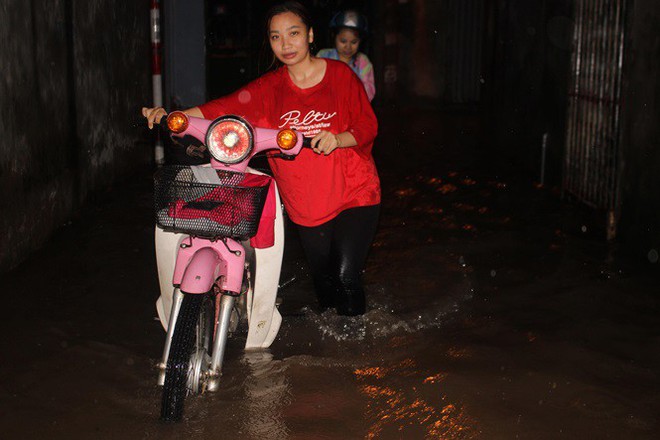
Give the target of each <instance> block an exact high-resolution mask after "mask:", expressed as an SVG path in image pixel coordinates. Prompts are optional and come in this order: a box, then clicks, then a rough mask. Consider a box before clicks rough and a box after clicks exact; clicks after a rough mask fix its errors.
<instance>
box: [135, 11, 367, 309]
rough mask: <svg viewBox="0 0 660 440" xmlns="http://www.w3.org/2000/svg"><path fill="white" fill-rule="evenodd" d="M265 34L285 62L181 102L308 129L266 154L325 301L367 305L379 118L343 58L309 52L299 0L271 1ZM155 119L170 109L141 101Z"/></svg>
mask: <svg viewBox="0 0 660 440" xmlns="http://www.w3.org/2000/svg"><path fill="white" fill-rule="evenodd" d="M266 36H267V39H268V41H269V43H270V47H271V49H272V51H273V55H274V58H275V61H276V62H278V63H279V64H281V65H280V67H279V68H277V69H276V70H274V71H271V72H269V73H267V74H265V75H263V76H262V77H260V78H258V79H257V80H255V81H253V82H251V83H249V84H247V85H246V86H244V87H243V88H241V89H239V90H238V91H236V92H234V93H233V94H231V95H228V96H225V97H223V98H219V99H216V100H213V101H210V102H208V103H206V104H203V105H200V106H199V107H194V108H191V109H188V110H185V113H187V114H188V115H190V116H195V117H203V118H206V119H214V118H216V117H218V116H221V115H225V114H236V115H241V116H243V117H245V118H246V119H247V120H249V121H250V122H252V123H253V124H255V125H258V126H261V127H269V128H275V129H283V128H290V129H293V130H296V131H298V132H300V133H302V134H303V135H305V136H306V137H311V138H312V148H311V149H310V150H307V149H306V150H303V151H302V152H301V153H300V154H299V155H298V157H297V158H296V159H295V160H293V161H286V160H282V159H279V158H269V163H270V166H271V168H272V171H273V174H274V177H275V179H276V182H277V184H278V186H279V189H280V193H281V196H282V200H283V202H284V205H285V207H286V209H287V212H288V214H289V217H290V218H291V220H292V221H293V222H294V223H295V224H296V225H297V226H298V230H299V232H300V237H301V242H302V245H303V248H304V250H305V254H306V256H307V259H308V262H309V265H310V269H311V272H312V276H313V279H314V286H315V290H316V294H317V297H318V302H319V306H320V308H321V309H322V310H325V309H328V308H336V309H337V313H338V314H340V315H347V316H354V315H360V314H363V313H364V312H365V307H366V302H365V295H364V289H363V287H362V282H361V273H362V270H363V267H364V264H365V260H366V257H367V253H368V251H369V247H370V245H371V242H372V240H373V237H374V234H375V231H376V226H377V221H378V213H379V206H380V182H379V179H378V174H377V171H376V167H375V164H374V160H373V157H372V155H371V150H372V147H373V141H374V138H375V137H376V133H377V121H376V117H375V115H374V112H373V109H372V108H371V105H370V103H369V99H368V97H367V95H366V93H365V89H364V87H363V85H362V83H361V82H360V80H359V79H358V78H357V76H355V74H354V73H353V72H352V71H351V69H350V68H349V67H348V66H347V65H346V64H344V63H342V62H338V61H334V60H326V59H321V58H316V57H314V56H313V55H312V54H311V53H310V44H311V43H312V42H313V41H314V31H313V29H312V27H311V20H310V17H309V14H308V11H307V10H306V8H305V7H304V6H303V5H301V4H300V3H298V2H296V1H287V2H283V3H281V4H279V5H276V6H274V7H272V8H271V9H270V10H269V12H268V14H267V16H266ZM142 113H143V115H144V116H145V117H146V118H147V120H148V124H149V127H150V128H151V127H153V124H154V123H157V122H159V121H160V119H161V118H162V117H163V116H165V115H166V112H165V111H164V110H163V109H162V108H160V107H156V108H144V109H143V110H142Z"/></svg>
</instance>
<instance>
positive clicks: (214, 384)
mask: <svg viewBox="0 0 660 440" xmlns="http://www.w3.org/2000/svg"><path fill="white" fill-rule="evenodd" d="M235 301H236V297H235V296H231V295H222V297H221V298H220V310H219V312H218V316H217V319H218V321H217V326H216V331H215V338H214V339H213V351H212V355H211V366H210V368H209V372H208V377H207V388H206V389H207V390H209V391H215V390H217V389H218V385H219V382H220V373H221V371H222V361H223V359H224V357H225V348H227V337H228V335H229V321H230V320H231V312H232V310H233V309H234V302H235Z"/></svg>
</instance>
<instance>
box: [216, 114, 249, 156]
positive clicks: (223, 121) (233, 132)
mask: <svg viewBox="0 0 660 440" xmlns="http://www.w3.org/2000/svg"><path fill="white" fill-rule="evenodd" d="M253 139H254V136H253V134H252V127H250V125H249V124H248V123H247V122H245V121H244V120H243V119H241V118H239V117H238V116H222V117H220V118H218V119H216V120H215V121H213V123H212V124H211V125H210V126H209V130H208V132H207V133H206V146H207V147H208V149H209V153H211V156H213V158H215V160H217V161H218V162H222V163H226V164H234V163H239V162H242V161H243V160H245V159H246V158H247V157H248V156H249V155H250V153H251V152H252V147H253V145H254V142H253Z"/></svg>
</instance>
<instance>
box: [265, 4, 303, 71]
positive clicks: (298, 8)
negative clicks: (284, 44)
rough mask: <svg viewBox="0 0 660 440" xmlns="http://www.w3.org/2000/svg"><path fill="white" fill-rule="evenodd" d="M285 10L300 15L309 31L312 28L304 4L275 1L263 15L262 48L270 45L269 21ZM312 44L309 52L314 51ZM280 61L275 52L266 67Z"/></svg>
mask: <svg viewBox="0 0 660 440" xmlns="http://www.w3.org/2000/svg"><path fill="white" fill-rule="evenodd" d="M285 12H291V13H293V14H295V15H297V16H298V17H300V20H301V21H302V22H303V24H304V25H305V26H307V30H308V31H309V30H310V29H311V28H312V16H311V14H310V13H309V10H308V9H307V7H305V5H303V4H302V3H300V2H298V1H295V0H288V1H284V2H281V3H277V4H275V5H273V6H271V7H270V9H269V10H268V12H266V16H265V26H264V27H265V29H266V40H265V41H264V48H266V47H269V46H270V34H269V32H270V22H271V20H272V19H273V17H275V16H276V15H279V14H284V13H285ZM313 44H314V43H312V45H310V48H309V50H310V52H312V53H313V52H314V48H313ZM281 64H282V63H281V62H280V61H279V60H278V59H277V58H276V57H275V54H273V58H272V60H271V63H270V67H269V68H268V69H272V68H273V67H279V66H280V65H281Z"/></svg>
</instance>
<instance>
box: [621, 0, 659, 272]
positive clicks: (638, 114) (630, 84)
mask: <svg viewBox="0 0 660 440" xmlns="http://www.w3.org/2000/svg"><path fill="white" fill-rule="evenodd" d="M628 29H629V32H628V39H627V45H628V47H627V50H626V58H625V64H624V84H623V121H622V127H621V128H622V136H621V154H622V164H623V170H622V184H621V202H622V205H621V206H622V209H621V221H620V225H619V235H620V237H621V242H622V243H624V244H625V245H626V247H628V248H629V249H630V250H632V251H633V252H635V253H636V254H638V255H639V256H640V257H642V258H646V259H647V260H648V261H650V262H652V263H657V262H658V253H659V252H660V33H659V32H658V30H659V29H660V5H659V4H658V2H657V1H656V0H634V1H633V2H630V4H629V16H628Z"/></svg>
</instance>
